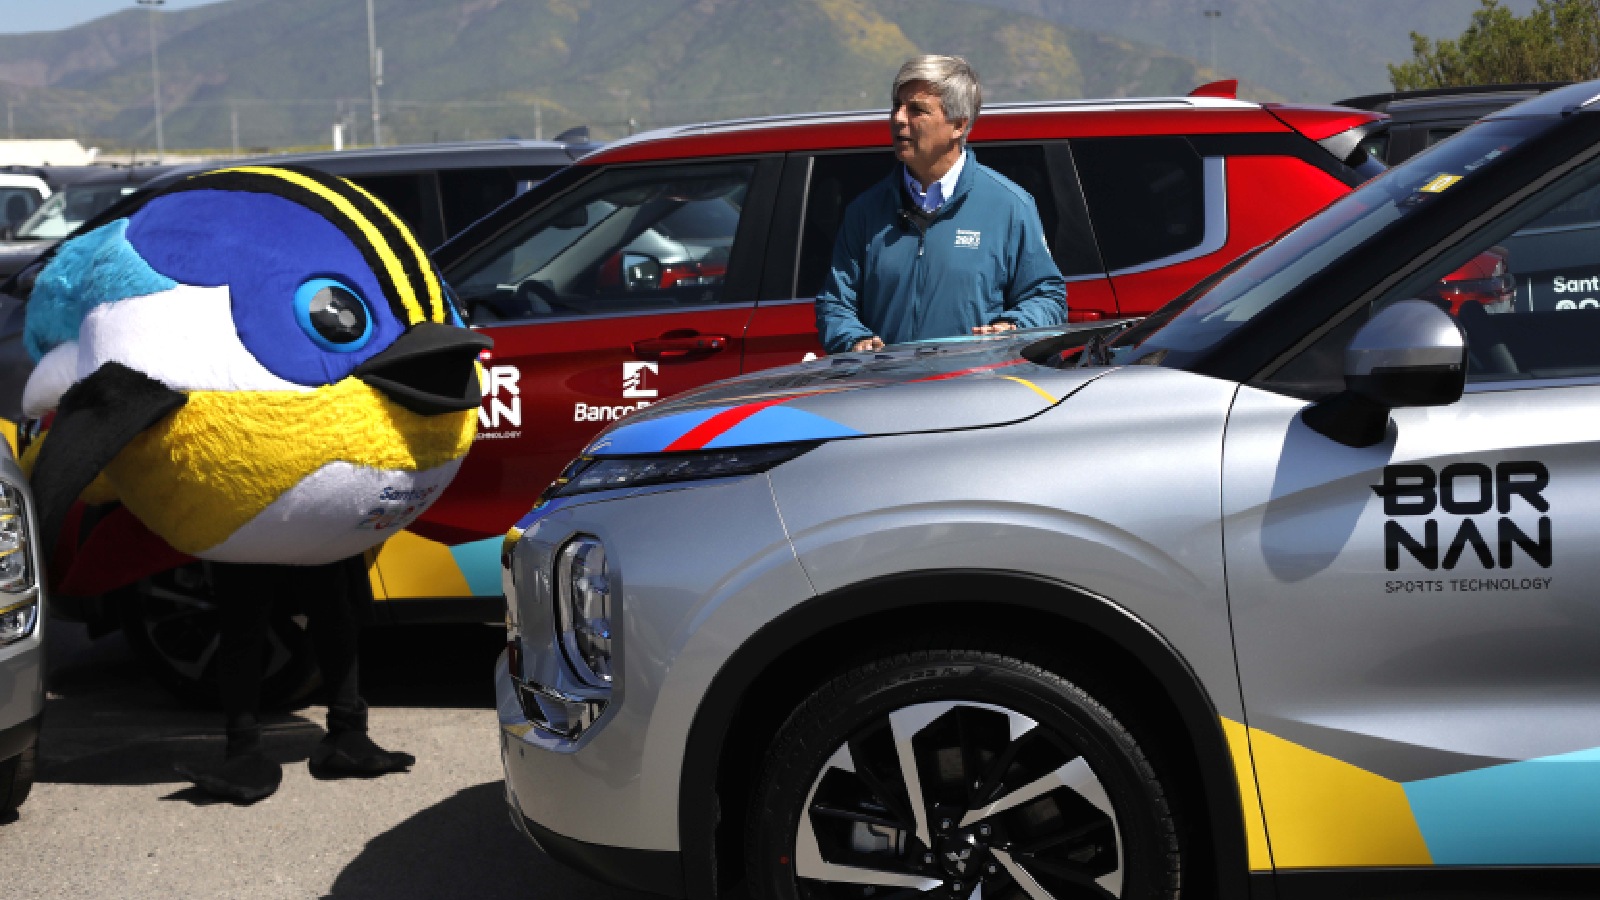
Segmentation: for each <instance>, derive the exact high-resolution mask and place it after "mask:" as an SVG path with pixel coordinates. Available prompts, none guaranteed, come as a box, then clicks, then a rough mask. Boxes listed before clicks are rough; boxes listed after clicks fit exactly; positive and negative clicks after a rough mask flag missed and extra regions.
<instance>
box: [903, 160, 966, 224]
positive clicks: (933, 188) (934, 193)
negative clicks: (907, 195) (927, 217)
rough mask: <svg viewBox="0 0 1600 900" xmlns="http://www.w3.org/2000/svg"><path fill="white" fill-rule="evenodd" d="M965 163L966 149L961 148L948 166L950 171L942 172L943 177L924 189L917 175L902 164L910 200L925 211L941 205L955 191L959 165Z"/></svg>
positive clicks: (928, 211)
mask: <svg viewBox="0 0 1600 900" xmlns="http://www.w3.org/2000/svg"><path fill="white" fill-rule="evenodd" d="M966 163H967V151H965V150H962V151H961V155H960V156H958V157H956V164H955V165H953V166H951V167H950V171H948V172H946V173H944V177H943V178H940V179H939V180H938V181H935V182H934V183H933V184H931V185H929V186H928V189H927V190H926V191H924V190H923V189H922V184H921V183H920V182H918V181H917V177H916V176H915V175H912V174H911V170H910V169H908V168H905V167H903V166H902V167H901V170H900V171H901V173H902V174H903V176H904V178H905V181H906V190H907V191H910V192H911V202H913V203H915V204H917V208H918V209H920V210H922V211H923V212H927V213H931V212H934V211H935V210H937V209H938V208H939V207H941V206H943V205H944V202H945V201H946V200H948V199H950V195H951V194H954V193H955V191H956V180H957V179H959V178H960V177H961V167H962V166H964V165H966Z"/></svg>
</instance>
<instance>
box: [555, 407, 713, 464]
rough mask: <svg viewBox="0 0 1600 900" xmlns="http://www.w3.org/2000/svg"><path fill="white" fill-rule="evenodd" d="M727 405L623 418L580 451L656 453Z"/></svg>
mask: <svg viewBox="0 0 1600 900" xmlns="http://www.w3.org/2000/svg"><path fill="white" fill-rule="evenodd" d="M727 409H728V407H726V406H715V407H712V408H710V409H697V410H693V411H691V412H683V413H677V414H675V415H669V416H662V417H661V418H659V419H643V420H641V421H638V422H624V423H622V424H621V425H619V426H617V428H616V429H615V430H613V431H611V432H610V433H608V434H604V435H601V437H600V439H599V440H597V441H595V442H594V443H593V444H590V445H589V448H588V450H586V451H584V452H586V453H595V454H600V455H604V456H621V455H625V454H629V453H660V452H661V451H662V450H665V449H666V448H667V447H668V446H669V445H671V443H672V442H673V441H675V440H677V439H678V438H681V437H683V436H684V435H685V434H688V433H689V432H690V431H691V430H692V429H693V428H694V427H695V426H696V425H699V424H700V423H701V422H704V421H705V420H707V419H709V418H711V417H712V416H714V415H716V414H717V413H720V412H725V411H726V410H727Z"/></svg>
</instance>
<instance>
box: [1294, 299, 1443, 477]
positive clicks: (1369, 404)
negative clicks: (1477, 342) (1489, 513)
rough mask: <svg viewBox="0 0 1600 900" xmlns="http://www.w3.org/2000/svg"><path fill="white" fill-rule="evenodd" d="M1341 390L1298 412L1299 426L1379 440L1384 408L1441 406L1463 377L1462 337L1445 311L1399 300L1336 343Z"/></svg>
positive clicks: (1364, 443)
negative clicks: (1341, 345) (1340, 353)
mask: <svg viewBox="0 0 1600 900" xmlns="http://www.w3.org/2000/svg"><path fill="white" fill-rule="evenodd" d="M1344 381H1345V390H1344V391H1343V392H1342V393H1339V394H1335V395H1333V396H1332V397H1329V398H1327V399H1326V400H1323V401H1321V402H1319V403H1316V404H1313V405H1312V406H1310V407H1309V408H1307V409H1306V411H1305V413H1303V414H1302V418H1303V419H1304V420H1305V423H1306V425H1307V427H1309V428H1311V430H1313V431H1315V432H1317V433H1319V434H1322V435H1324V436H1326V437H1328V438H1331V439H1333V440H1335V441H1338V442H1339V443H1341V444H1344V445H1345V446H1347V447H1370V446H1372V445H1374V444H1377V443H1378V442H1380V441H1382V440H1383V436H1384V433H1385V432H1386V431H1387V430H1388V427H1389V412H1390V411H1391V410H1394V409H1399V408H1401V407H1406V406H1446V405H1448V404H1451V403H1454V402H1456V401H1457V400H1460V399H1461V392H1462V391H1463V390H1465V388H1466V384H1467V339H1466V336H1465V335H1464V334H1462V332H1461V327H1460V326H1459V325H1457V324H1456V320H1455V319H1453V318H1451V316H1450V314H1449V313H1447V312H1445V311H1444V310H1442V309H1440V308H1439V307H1437V306H1435V305H1434V304H1432V303H1429V302H1427V301H1426V300H1402V301H1400V302H1399V303H1395V304H1393V305H1391V306H1389V307H1386V308H1385V309H1383V310H1381V311H1379V313H1378V314H1377V315H1375V316H1373V317H1372V319H1371V320H1370V321H1368V322H1367V324H1365V325H1363V326H1361V330H1360V331H1358V332H1356V336H1355V337H1354V338H1353V339H1351V341H1350V345H1349V346H1348V347H1347V348H1345V351H1344Z"/></svg>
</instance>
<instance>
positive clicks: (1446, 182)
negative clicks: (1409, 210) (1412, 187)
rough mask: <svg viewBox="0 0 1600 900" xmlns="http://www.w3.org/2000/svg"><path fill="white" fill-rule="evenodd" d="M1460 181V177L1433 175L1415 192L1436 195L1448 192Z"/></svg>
mask: <svg viewBox="0 0 1600 900" xmlns="http://www.w3.org/2000/svg"><path fill="white" fill-rule="evenodd" d="M1460 180H1461V176H1460V175H1435V176H1433V177H1432V178H1430V179H1428V181H1427V183H1426V184H1424V185H1423V186H1422V187H1419V188H1417V190H1419V191H1422V192H1423V193H1424V194H1438V193H1442V192H1444V191H1446V190H1448V189H1449V188H1451V187H1452V186H1454V185H1455V183H1456V182H1458V181H1460Z"/></svg>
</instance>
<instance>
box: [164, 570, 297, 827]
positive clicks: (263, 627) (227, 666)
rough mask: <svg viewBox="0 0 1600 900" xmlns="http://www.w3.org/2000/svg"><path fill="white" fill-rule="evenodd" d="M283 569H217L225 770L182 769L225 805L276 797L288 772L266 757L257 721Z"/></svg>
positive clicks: (218, 661) (219, 680)
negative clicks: (270, 621) (271, 617)
mask: <svg viewBox="0 0 1600 900" xmlns="http://www.w3.org/2000/svg"><path fill="white" fill-rule="evenodd" d="M280 570H281V567H278V566H242V565H226V564H213V565H212V572H211V575H212V579H213V585H214V587H215V588H216V596H217V598H218V604H217V607H218V608H217V616H218V624H219V627H220V631H221V635H220V638H221V641H220V645H219V646H218V648H217V683H218V687H219V688H220V690H221V694H222V709H223V713H224V715H225V716H226V717H227V726H226V727H227V735H228V745H227V750H226V751H225V753H224V756H223V762H222V765H220V766H206V767H196V768H189V767H186V766H178V767H177V769H178V772H179V774H181V775H183V776H184V777H185V778H188V779H189V780H190V781H193V782H194V783H195V784H196V785H198V786H199V787H200V789H201V790H203V791H205V792H206V793H208V794H210V795H212V796H213V797H218V798H220V799H223V800H232V801H234V802H237V803H254V802H256V801H257V800H262V799H265V798H267V797H270V796H272V794H273V792H275V791H277V789H278V785H279V784H280V783H281V782H282V781H283V767H282V766H280V765H278V763H276V762H274V761H273V760H271V759H268V758H267V757H266V755H265V754H264V753H262V752H261V723H260V721H259V720H257V718H256V712H257V708H258V706H259V705H260V698H261V666H262V664H263V660H262V656H263V654H264V652H265V650H266V646H267V627H268V626H267V621H268V618H269V615H270V614H271V612H272V600H273V597H274V596H276V594H277V590H276V588H277V587H278V582H280V581H281V580H282V579H281V578H274V577H272V576H274V575H276V574H278V573H279V571H280Z"/></svg>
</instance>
